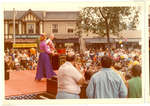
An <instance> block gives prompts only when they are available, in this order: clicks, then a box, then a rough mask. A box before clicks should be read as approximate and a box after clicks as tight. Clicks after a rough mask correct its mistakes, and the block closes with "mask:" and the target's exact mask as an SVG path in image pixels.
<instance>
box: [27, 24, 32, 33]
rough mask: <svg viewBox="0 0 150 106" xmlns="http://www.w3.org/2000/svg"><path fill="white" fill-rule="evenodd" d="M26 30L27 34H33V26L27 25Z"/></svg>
mask: <svg viewBox="0 0 150 106" xmlns="http://www.w3.org/2000/svg"><path fill="white" fill-rule="evenodd" d="M27 30H28V34H34V24H28V26H27Z"/></svg>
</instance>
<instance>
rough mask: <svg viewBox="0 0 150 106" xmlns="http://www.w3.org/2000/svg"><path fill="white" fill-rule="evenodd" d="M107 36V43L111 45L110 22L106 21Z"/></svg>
mask: <svg viewBox="0 0 150 106" xmlns="http://www.w3.org/2000/svg"><path fill="white" fill-rule="evenodd" d="M105 21H106V35H107V42H108V44H109V43H110V41H109V25H108V20H107V19H106V20H105Z"/></svg>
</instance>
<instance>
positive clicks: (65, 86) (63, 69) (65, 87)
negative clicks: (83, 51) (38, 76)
mask: <svg viewBox="0 0 150 106" xmlns="http://www.w3.org/2000/svg"><path fill="white" fill-rule="evenodd" d="M81 78H82V75H81V73H80V72H79V71H78V70H77V69H76V68H75V67H74V66H73V65H72V64H71V63H70V62H65V63H64V64H63V65H62V66H60V68H59V70H58V91H65V92H68V93H73V94H79V93H80V85H78V84H77V82H78V81H79V80H80V79H81Z"/></svg>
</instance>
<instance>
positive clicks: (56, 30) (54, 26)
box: [52, 24, 58, 33]
mask: <svg viewBox="0 0 150 106" xmlns="http://www.w3.org/2000/svg"><path fill="white" fill-rule="evenodd" d="M52 32H53V33H58V24H52Z"/></svg>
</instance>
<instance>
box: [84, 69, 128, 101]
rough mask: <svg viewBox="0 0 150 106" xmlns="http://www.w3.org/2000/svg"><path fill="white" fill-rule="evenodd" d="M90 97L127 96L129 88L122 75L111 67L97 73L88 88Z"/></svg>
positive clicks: (87, 91)
mask: <svg viewBox="0 0 150 106" xmlns="http://www.w3.org/2000/svg"><path fill="white" fill-rule="evenodd" d="M86 95H87V97H88V98H125V97H126V96H127V88H126V86H125V84H124V82H123V80H122V79H121V77H120V76H119V75H118V74H117V73H116V72H114V71H113V70H112V69H111V68H102V69H101V70H100V71H99V72H97V73H95V74H94V75H93V76H92V78H91V79H90V82H89V84H88V87H87V88H86Z"/></svg>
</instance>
